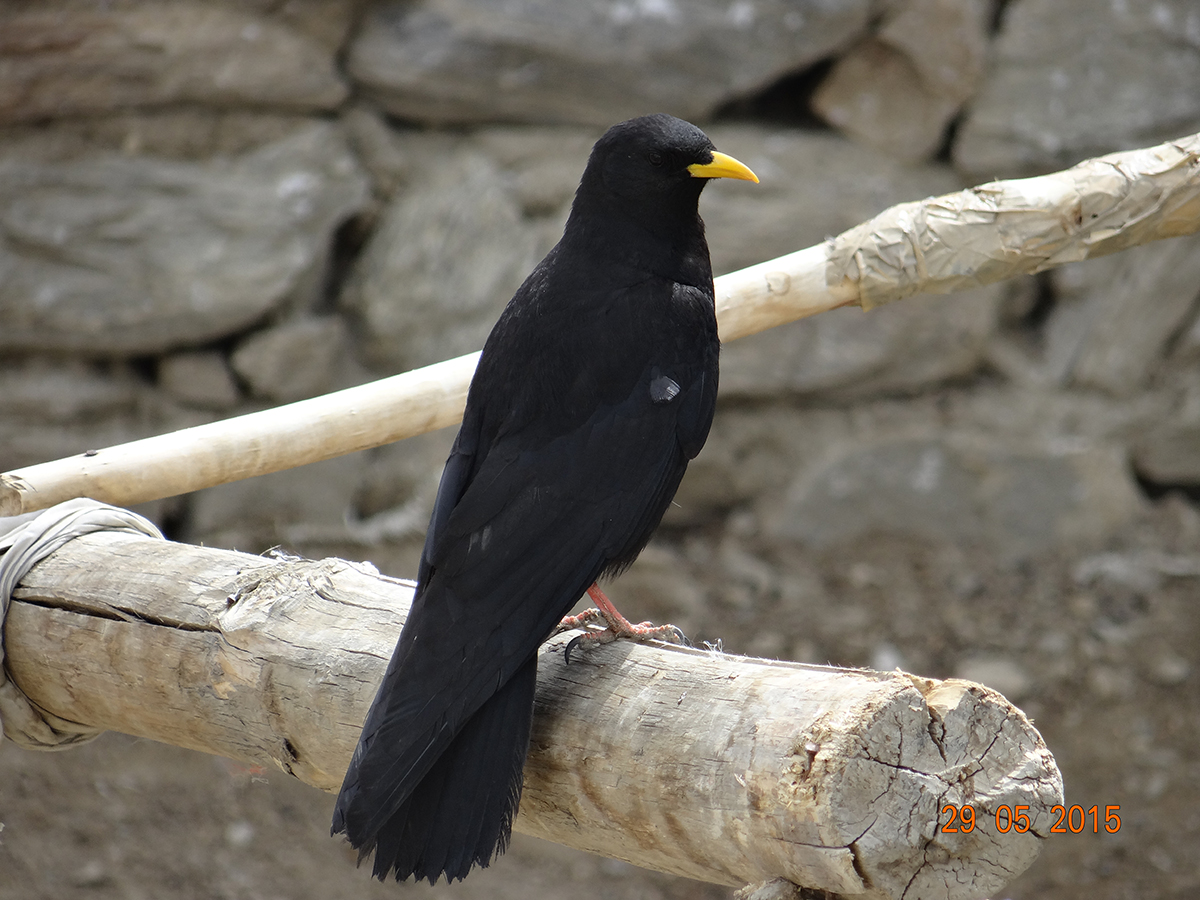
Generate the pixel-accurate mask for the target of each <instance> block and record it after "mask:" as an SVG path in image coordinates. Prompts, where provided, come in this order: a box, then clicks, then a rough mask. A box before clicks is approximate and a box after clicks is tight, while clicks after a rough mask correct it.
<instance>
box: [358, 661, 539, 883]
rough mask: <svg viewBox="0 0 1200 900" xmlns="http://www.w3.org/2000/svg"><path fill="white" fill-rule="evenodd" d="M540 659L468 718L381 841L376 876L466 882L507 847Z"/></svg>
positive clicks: (375, 844) (366, 849)
mask: <svg viewBox="0 0 1200 900" xmlns="http://www.w3.org/2000/svg"><path fill="white" fill-rule="evenodd" d="M536 687H537V657H536V656H534V657H531V658H530V659H529V661H528V662H527V663H525V665H523V666H522V667H521V668H520V669H518V670H517V672H516V674H515V675H513V677H512V678H511V679H509V681H508V682H507V683H506V684H504V685H503V686H502V687H501V688H500V690H499V691H497V692H496V693H495V694H494V695H493V696H492V697H491V698H490V699H489V700H488V701H487V702H486V703H485V704H484V705H483V706H482V707H480V708H479V710H478V711H477V712H476V713H475V714H474V715H473V716H471V718H470V719H468V720H467V723H466V724H465V725H464V726H463V728H462V730H461V731H459V733H458V734H457V735H456V736H455V738H454V740H453V741H452V742H451V744H450V746H449V747H447V748H446V750H445V751H444V752H443V753H442V755H441V756H440V757H439V758H438V760H437V762H436V763H434V765H433V768H431V769H430V770H429V773H428V774H427V775H426V776H425V777H424V778H423V779H422V780H421V782H420V783H419V784H418V785H417V787H416V789H415V790H414V791H413V792H412V794H411V795H410V796H409V797H408V798H407V799H406V800H405V802H404V803H403V804H402V805H401V806H400V808H399V809H398V810H397V811H396V813H395V814H394V815H393V816H392V817H391V818H389V819H388V820H387V822H385V823H384V825H383V826H382V827H381V828H380V829H379V832H378V833H377V834H376V835H375V836H374V839H373V840H371V841H369V842H367V843H364V844H363V846H362V848H361V849H360V860H361V859H362V858H363V857H365V856H366V855H367V854H368V853H370V851H371V849H372V848H373V849H374V850H375V863H374V866H373V872H374V875H375V877H376V878H378V879H379V880H380V881H383V880H385V879H386V878H387V876H388V875H389V874H391V873H394V874H395V877H396V880H397V881H403V880H404V879H406V878H408V877H410V876H415V877H416V878H417V879H418V880H420V879H422V878H426V879H428V880H429V883H430V884H434V883H435V882H436V881H437V880H438V878H439V877H441V876H442V875H445V876H446V880H447V881H454V880H455V879H462V878H465V877H466V875H467V873H468V872H469V871H470V870H471V867H472V866H473V865H480V866H484V867H486V866H487V865H488V864H489V863H490V862H491V861H492V859H493V858H494V857H495V856H497V855H499V854H500V853H503V852H504V850H505V849H506V848H507V846H508V841H509V837H510V835H511V832H512V822H513V819H514V817H515V816H516V813H517V807H518V805H519V804H520V800H521V783H522V772H523V770H524V766H525V755H526V753H527V752H528V749H529V733H530V728H531V726H532V722H533V698H534V691H535V689H536Z"/></svg>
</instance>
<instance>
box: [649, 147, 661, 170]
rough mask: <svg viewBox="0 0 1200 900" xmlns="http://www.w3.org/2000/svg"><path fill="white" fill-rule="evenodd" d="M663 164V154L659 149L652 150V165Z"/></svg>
mask: <svg viewBox="0 0 1200 900" xmlns="http://www.w3.org/2000/svg"><path fill="white" fill-rule="evenodd" d="M662 164H663V155H662V154H661V153H659V152H658V151H657V150H651V151H650V165H652V166H661V165H662Z"/></svg>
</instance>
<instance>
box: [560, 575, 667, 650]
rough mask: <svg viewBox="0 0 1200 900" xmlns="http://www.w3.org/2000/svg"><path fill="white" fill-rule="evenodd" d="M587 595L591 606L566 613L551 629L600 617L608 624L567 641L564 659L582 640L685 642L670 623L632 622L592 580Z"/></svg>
mask: <svg viewBox="0 0 1200 900" xmlns="http://www.w3.org/2000/svg"><path fill="white" fill-rule="evenodd" d="M587 593H588V596H589V597H591V598H592V602H594V603H595V604H596V608H594V609H585V610H584V611H583V612H581V613H580V614H579V615H577V616H566V617H565V618H564V619H563V620H562V621H561V622H560V623H559V625H558V628H557V629H555V633H556V634H557V633H559V632H562V631H568V630H570V629H572V628H580V627H582V626H584V625H589V624H591V623H593V622H597V621H599V620H601V619H603V620H604V622H605V624H606V625H607V626H608V627H607V628H605V629H604V630H603V631H589V632H587V633H586V634H581V635H580V636H579V637H577V638H575V639H574V640H573V641H571V643H569V644H567V649H566V660H567V662H568V663H569V662H570V661H571V651H572V650H573V649H575V647H577V646H578V645H579V644H581V643H583V642H585V641H586V642H588V643H591V642H595V643H599V644H607V643H609V642H610V641H615V640H618V639H620V638H624V639H626V640H633V641H650V640H659V641H669V642H670V643H672V644H681V643H685V642H686V640H687V639H686V638H685V637H684V636H683V632H682V631H680V630H679V629H678V628H676V627H675V626H674V625H655V624H653V623H652V622H642V623H641V624H640V625H633V624H631V623H630V622H629V620H628V619H626V618H625V617H624V616H623V615H621V614H620V613H619V612H617V608H616V607H615V606H613V604H612V601H611V600H609V599H608V597H606V596H605V595H604V591H602V590H600V587H599V586H598V585H596V584H593V585H592V586H591V587H590V588H588V590H587Z"/></svg>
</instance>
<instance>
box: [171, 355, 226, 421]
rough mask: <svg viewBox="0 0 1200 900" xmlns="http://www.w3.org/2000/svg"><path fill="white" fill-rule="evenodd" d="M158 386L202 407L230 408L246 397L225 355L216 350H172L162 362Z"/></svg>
mask: <svg viewBox="0 0 1200 900" xmlns="http://www.w3.org/2000/svg"><path fill="white" fill-rule="evenodd" d="M158 386H159V387H161V388H162V389H163V390H164V391H166V392H167V394H169V395H170V396H171V397H174V398H175V399H177V400H179V401H180V402H182V403H184V404H186V405H188V406H198V407H200V408H201V409H215V410H229V409H233V407H235V406H237V405H238V403H239V402H240V401H241V399H242V392H241V391H240V390H238V386H237V382H236V381H234V378H233V373H232V372H231V371H229V365H228V364H227V363H226V362H225V356H224V354H222V353H218V352H217V351H216V350H199V351H194V352H184V353H172V354H170V355H169V356H164V357H163V358H162V359H160V360H159V362H158Z"/></svg>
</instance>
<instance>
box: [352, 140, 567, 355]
mask: <svg viewBox="0 0 1200 900" xmlns="http://www.w3.org/2000/svg"><path fill="white" fill-rule="evenodd" d="M543 139H544V133H541V132H538V131H536V130H534V131H533V132H532V133H531V134H529V135H526V136H525V137H524V141H525V142H526V143H527V144H528V145H531V146H532V145H539V146H544V145H543V144H542V141H543ZM410 145H411V153H412V158H413V167H414V168H413V172H414V173H416V174H414V175H412V176H410V183H409V185H408V187H407V188H406V189H404V190H401V191H399V192H398V193H397V194H396V196H395V197H394V198H393V200H392V202H391V204H390V205H389V206H388V208H387V209H386V210H385V212H384V215H383V218H382V221H381V222H380V225H379V227H378V229H377V230H376V231H375V233H374V234H373V236H372V237H371V240H370V242H369V243H368V245H367V247H366V249H365V251H364V252H363V254H362V255H361V257H360V258H359V259H358V261H357V262H356V264H355V268H354V271H353V273H352V276H351V279H350V281H349V282H348V284H347V287H346V289H345V291H344V292H343V295H342V298H341V304H342V307H343V308H344V309H346V310H347V311H348V312H350V314H351V315H353V316H354V318H355V319H356V320H357V322H358V324H359V326H360V332H361V335H362V344H361V348H362V352H363V357H364V359H365V361H366V362H367V363H368V364H370V365H372V366H376V367H379V368H381V369H385V370H391V371H400V370H405V369H411V368H415V367H417V366H422V365H427V364H429V363H434V362H439V361H441V360H443V359H450V358H452V357H455V356H460V355H462V354H464V353H471V352H473V351H475V350H478V349H479V348H480V347H482V346H483V342H484V340H485V338H486V337H487V334H488V332H489V331H490V330H491V327H492V325H493V324H494V323H495V321H496V318H497V317H498V316H499V314H500V311H501V310H502V309H503V308H504V304H505V303H507V302H508V299H509V298H510V297H511V296H512V294H513V292H514V291H515V290H516V289H517V288H518V287H519V286H520V284H521V282H522V281H524V280H525V278H526V276H527V275H528V274H529V272H530V271H531V270H532V269H533V267H534V266H535V265H536V264H537V262H538V260H540V259H541V257H542V256H543V255H545V253H546V252H547V251H548V250H549V249H550V248H551V247H552V246H553V245H554V243H555V242H556V241H557V240H558V237H559V235H560V234H561V232H562V224H563V222H564V221H565V218H566V210H565V208H562V206H563V204H565V202H566V198H569V196H570V195H569V193H568V194H567V195H566V198H564V199H563V200H561V201H560V203H559V204H557V205H555V204H550V205H551V206H554V207H555V214H554V215H552V216H542V215H537V216H532V217H531V216H528V215H526V212H525V208H524V206H523V202H522V199H523V198H522V196H521V194H520V190H519V185H518V182H519V171H516V170H513V169H505V168H504V167H503V166H502V163H501V160H500V159H498V158H497V155H496V154H494V153H491V152H488V150H487V149H486V147H484V146H482V145H481V144H480V142H479V141H477V140H473V139H465V140H460V141H454V140H453V139H450V138H443V137H440V136H435V137H434V138H432V139H427V138H424V137H422V136H418V135H414V136H412V137H411V138H410ZM576 156H577V154H574V153H573V154H571V158H572V160H575V159H576ZM585 161H586V155H584V156H578V166H579V172H582V170H583V163H584V162H585ZM518 168H521V167H520V166H518ZM575 178H576V180H578V173H577V174H576V175H575ZM540 211H541V210H539V212H540Z"/></svg>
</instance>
